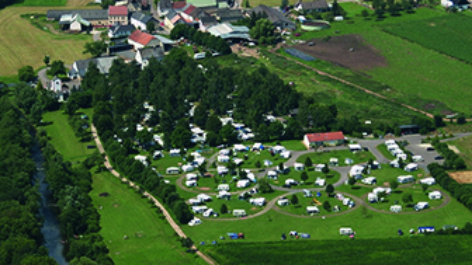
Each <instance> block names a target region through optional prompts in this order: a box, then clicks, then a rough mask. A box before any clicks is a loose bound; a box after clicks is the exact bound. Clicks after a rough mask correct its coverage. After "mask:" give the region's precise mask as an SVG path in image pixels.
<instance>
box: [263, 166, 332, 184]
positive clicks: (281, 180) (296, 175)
mask: <svg viewBox="0 0 472 265" xmlns="http://www.w3.org/2000/svg"><path fill="white" fill-rule="evenodd" d="M302 172H303V171H296V170H294V169H293V168H291V169H290V172H289V173H288V174H279V175H278V176H277V179H276V180H274V179H269V181H270V182H271V184H274V185H277V186H283V185H285V180H286V179H289V178H290V179H294V180H295V181H298V182H300V183H303V181H302V179H301V178H300V176H301V174H302ZM305 172H306V173H307V174H308V179H307V181H306V182H305V183H304V184H300V185H299V186H295V188H297V189H301V188H322V187H319V186H313V184H314V182H315V180H316V179H317V178H321V179H325V180H326V185H328V184H333V183H336V182H337V181H338V180H339V178H340V177H341V175H340V174H339V172H337V171H335V170H330V171H329V173H327V174H324V173H322V172H316V171H308V170H305Z"/></svg>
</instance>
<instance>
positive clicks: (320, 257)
mask: <svg viewBox="0 0 472 265" xmlns="http://www.w3.org/2000/svg"><path fill="white" fill-rule="evenodd" d="M404 232H407V231H404ZM287 235H288V234H287ZM392 236H394V235H392ZM344 239H346V240H344V241H343V242H342V243H341V242H339V241H336V240H323V241H321V240H320V241H306V240H304V239H299V240H296V239H291V238H290V237H289V238H288V239H287V241H288V242H287V241H284V242H281V241H280V240H279V241H278V242H270V243H267V244H260V243H247V244H244V243H242V244H237V243H226V244H222V245H218V246H206V247H205V248H204V249H205V252H207V253H209V254H210V255H211V256H212V257H213V258H214V259H215V260H216V261H217V262H220V263H222V264H223V263H224V264H228V265H237V264H238V265H239V264H247V265H249V264H313V261H314V260H316V264H337V265H351V264H364V265H376V264H379V263H381V264H386V265H404V264H425V265H430V264H457V265H459V264H469V263H470V254H469V253H470V247H471V245H472V238H471V237H470V236H465V235H464V236H429V237H425V236H412V237H410V236H408V235H404V236H403V238H398V236H397V238H389V239H376V240H358V239H356V240H347V239H348V237H345V238H344ZM366 249H367V251H366ZM241 253H244V255H241Z"/></svg>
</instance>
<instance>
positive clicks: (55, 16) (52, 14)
mask: <svg viewBox="0 0 472 265" xmlns="http://www.w3.org/2000/svg"><path fill="white" fill-rule="evenodd" d="M63 15H70V16H71V17H73V16H75V15H80V17H81V18H82V19H84V20H86V21H88V22H90V24H92V26H94V27H100V26H101V27H103V26H107V25H108V11H107V10H102V9H74V10H48V11H47V13H46V18H47V20H49V21H60V20H61V17H62V16H63Z"/></svg>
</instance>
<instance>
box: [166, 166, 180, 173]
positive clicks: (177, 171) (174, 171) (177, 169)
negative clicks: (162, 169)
mask: <svg viewBox="0 0 472 265" xmlns="http://www.w3.org/2000/svg"><path fill="white" fill-rule="evenodd" d="M179 173H180V169H179V168H178V167H168V168H167V169H166V174H169V175H170V174H179Z"/></svg>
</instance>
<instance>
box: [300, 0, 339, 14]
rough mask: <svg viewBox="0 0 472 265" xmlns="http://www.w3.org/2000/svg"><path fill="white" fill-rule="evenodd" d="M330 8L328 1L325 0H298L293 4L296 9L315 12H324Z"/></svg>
mask: <svg viewBox="0 0 472 265" xmlns="http://www.w3.org/2000/svg"><path fill="white" fill-rule="evenodd" d="M329 9H330V7H329V5H328V3H327V2H326V0H317V1H311V2H302V0H300V1H299V2H298V3H297V4H296V5H295V10H297V11H302V10H303V11H306V12H312V11H317V12H325V11H328V10H329Z"/></svg>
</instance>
